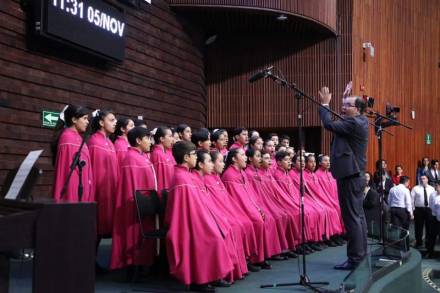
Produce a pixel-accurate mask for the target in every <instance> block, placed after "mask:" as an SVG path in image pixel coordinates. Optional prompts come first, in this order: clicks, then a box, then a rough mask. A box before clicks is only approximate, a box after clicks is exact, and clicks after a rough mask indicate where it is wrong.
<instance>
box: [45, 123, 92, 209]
mask: <svg viewBox="0 0 440 293" xmlns="http://www.w3.org/2000/svg"><path fill="white" fill-rule="evenodd" d="M81 142H82V137H81V135H80V134H79V133H78V132H76V131H75V130H72V129H70V128H66V129H64V130H63V132H62V133H61V135H60V139H59V141H58V149H57V154H56V161H55V180H54V185H53V197H54V199H55V200H56V201H59V200H63V201H72V202H77V201H79V199H78V185H79V173H78V168H77V167H76V168H75V170H74V171H73V173H72V176H71V177H70V181H69V184H68V186H67V189H66V192H65V194H64V196H63V198H62V199H61V190H62V189H63V186H64V183H65V181H66V178H67V176H68V174H69V168H70V165H71V163H72V161H73V158H74V157H75V154H76V153H77V152H78V150H79V147H80V145H81ZM80 160H82V161H84V162H85V163H86V165H85V166H84V167H83V169H82V184H83V197H82V201H83V202H90V201H93V200H94V194H93V192H94V189H93V174H92V164H91V161H90V153H89V148H88V147H87V145H86V144H85V145H84V146H83V148H82V150H81V156H80Z"/></svg>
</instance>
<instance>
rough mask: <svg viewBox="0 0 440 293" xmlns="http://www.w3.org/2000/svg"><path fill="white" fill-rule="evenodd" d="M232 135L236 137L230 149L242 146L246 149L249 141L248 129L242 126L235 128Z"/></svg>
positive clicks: (241, 147)
mask: <svg viewBox="0 0 440 293" xmlns="http://www.w3.org/2000/svg"><path fill="white" fill-rule="evenodd" d="M232 137H233V138H234V143H233V144H232V145H231V146H230V147H229V149H230V150H231V149H236V148H240V149H243V150H244V151H246V147H247V144H248V142H249V136H248V131H247V129H246V128H242V127H239V128H235V129H234V131H233V132H232Z"/></svg>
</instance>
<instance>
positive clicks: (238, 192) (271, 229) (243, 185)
mask: <svg viewBox="0 0 440 293" xmlns="http://www.w3.org/2000/svg"><path fill="white" fill-rule="evenodd" d="M246 160H247V158H246V155H245V153H244V150H243V149H242V148H235V149H229V152H228V157H227V159H226V166H227V168H226V171H225V172H224V173H223V175H222V181H223V183H224V184H225V187H226V189H227V190H228V192H229V194H230V195H231V197H232V199H233V200H234V201H235V202H236V203H237V204H238V205H239V206H240V208H241V209H242V210H243V211H244V212H245V213H246V215H247V216H248V218H249V219H250V220H251V221H252V224H253V225H254V231H255V238H256V240H257V245H258V253H257V255H255V257H254V258H252V259H251V262H252V263H254V264H258V265H260V266H261V267H262V268H263V269H270V268H271V265H270V263H269V262H268V261H267V260H266V261H264V260H265V259H269V258H271V257H272V256H274V255H278V254H280V253H281V245H280V242H279V236H278V231H277V225H276V222H275V220H274V218H273V217H272V216H271V215H270V214H267V215H266V213H268V212H266V210H265V207H264V205H263V204H262V203H261V202H260V199H259V196H258V195H257V194H256V193H255V191H254V189H253V187H252V185H251V183H250V182H249V180H248V179H247V176H246V174H245V172H244V170H245V168H246ZM257 262H258V263H257Z"/></svg>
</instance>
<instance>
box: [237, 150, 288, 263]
mask: <svg viewBox="0 0 440 293" xmlns="http://www.w3.org/2000/svg"><path fill="white" fill-rule="evenodd" d="M246 155H247V158H248V162H249V163H248V165H247V167H246V170H245V172H244V173H245V175H246V176H247V179H248V181H249V183H250V186H251V188H252V190H253V193H254V194H255V195H256V196H257V198H258V202H259V204H260V205H261V206H262V207H263V209H264V211H265V215H266V220H271V221H274V223H275V225H276V238H273V239H272V241H273V243H274V244H275V245H276V247H279V253H277V254H275V255H273V256H272V259H274V260H283V259H284V257H282V256H279V255H278V254H280V253H281V252H282V251H285V250H287V249H288V246H289V245H288V240H287V237H286V236H287V234H291V233H290V232H291V230H290V225H289V223H288V220H289V217H288V215H287V213H286V212H285V211H284V210H282V208H281V207H280V206H279V205H278V204H277V203H276V202H275V200H274V198H273V196H272V194H271V193H270V191H269V190H267V189H266V187H265V186H263V184H262V182H261V176H260V175H261V173H260V170H259V169H260V167H261V161H262V159H261V152H260V151H254V150H252V149H248V150H247V151H246Z"/></svg>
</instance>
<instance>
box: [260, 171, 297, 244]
mask: <svg viewBox="0 0 440 293" xmlns="http://www.w3.org/2000/svg"><path fill="white" fill-rule="evenodd" d="M277 169H278V168H275V169H273V168H271V169H266V170H265V169H261V170H259V171H260V178H261V184H262V185H263V186H265V187H266V190H268V191H269V194H270V195H272V197H273V199H274V201H275V202H276V203H277V204H278V206H279V207H281V208H282V209H283V210H284V211H285V212H286V213H287V215H288V221H289V229H288V233H287V234H286V236H287V240H288V242H289V248H290V249H293V248H295V246H296V245H298V244H299V243H300V241H301V234H300V233H301V229H300V223H301V222H300V213H299V208H298V205H297V203H295V202H293V199H292V197H291V196H290V195H289V194H288V193H286V192H285V191H284V190H283V189H282V188H281V187H280V186H279V185H278V183H277V181H276V180H275V177H274V175H273V174H274V173H275V172H276V170H277Z"/></svg>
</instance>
